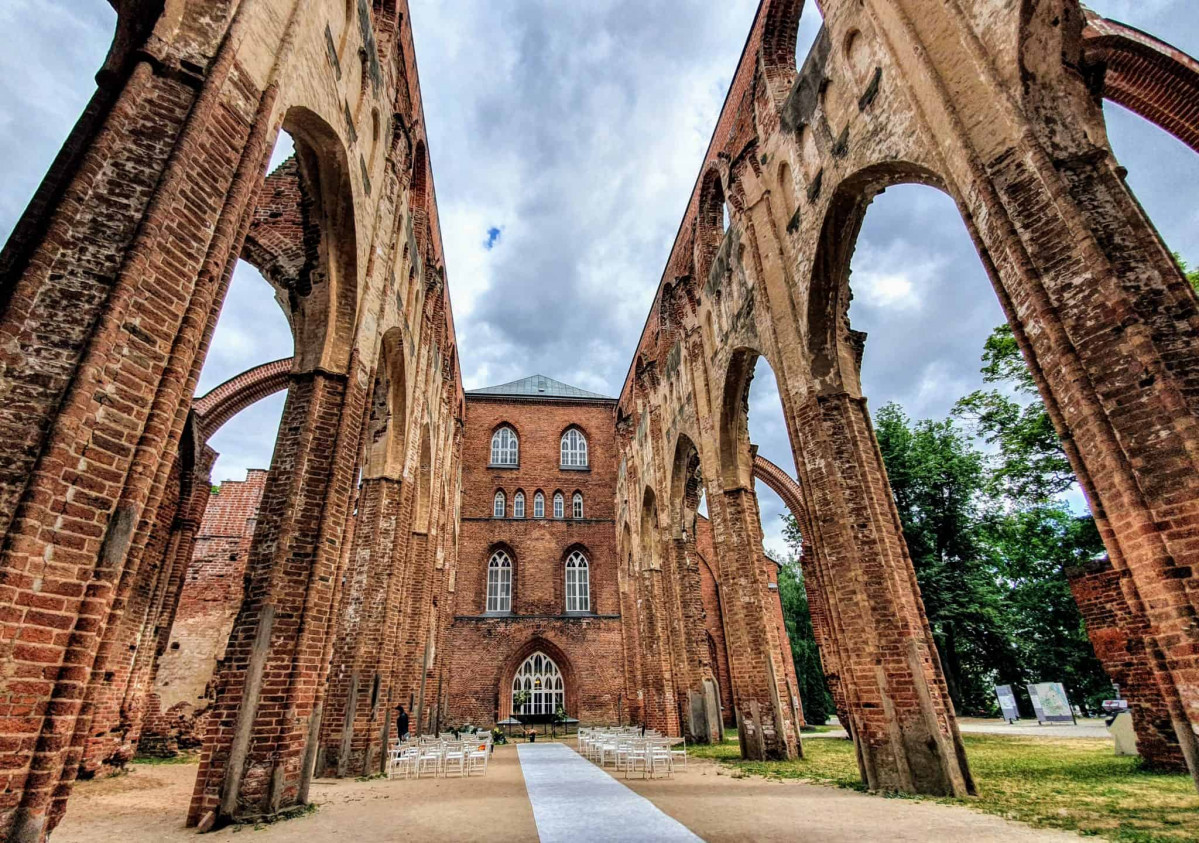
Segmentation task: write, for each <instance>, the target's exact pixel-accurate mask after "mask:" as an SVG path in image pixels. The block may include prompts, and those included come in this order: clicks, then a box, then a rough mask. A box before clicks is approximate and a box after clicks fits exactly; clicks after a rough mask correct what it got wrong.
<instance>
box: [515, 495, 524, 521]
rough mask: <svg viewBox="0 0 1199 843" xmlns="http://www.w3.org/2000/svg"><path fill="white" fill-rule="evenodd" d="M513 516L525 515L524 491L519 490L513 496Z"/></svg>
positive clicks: (522, 516)
mask: <svg viewBox="0 0 1199 843" xmlns="http://www.w3.org/2000/svg"><path fill="white" fill-rule="evenodd" d="M512 517H513V518H524V517H525V493H524V492H517V493H516V494H515V495H513V496H512Z"/></svg>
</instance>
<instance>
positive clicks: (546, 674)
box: [512, 651, 566, 715]
mask: <svg viewBox="0 0 1199 843" xmlns="http://www.w3.org/2000/svg"><path fill="white" fill-rule="evenodd" d="M518 691H528V692H529V698H528V700H526V702H525V704H524V706H523V707H520V708H517V706H516V693H517V692H518ZM559 706H561V707H562V708H563V709H564V710H565V708H566V684H565V680H564V679H563V677H562V671H560V670H559V669H558V665H557V664H555V663H554V660H553V659H551V658H550V657H549V656H547V655H546V654H545V653H543V652H541V651H538V652H536V653H533V654H532V655H531V656H529V657H528V658H527V659H525V660H524V662H522V663H521V666H520V667H519V668H518V669H517V671H516V675H515V676H513V677H512V713H513V714H514V715H515V714H554V713H555V712H557V710H558V707H559Z"/></svg>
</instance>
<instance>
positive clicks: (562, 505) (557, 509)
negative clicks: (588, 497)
mask: <svg viewBox="0 0 1199 843" xmlns="http://www.w3.org/2000/svg"><path fill="white" fill-rule="evenodd" d="M554 517H555V518H565V517H566V498H564V497H562V493H561V492H554Z"/></svg>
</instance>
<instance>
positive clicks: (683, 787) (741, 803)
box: [620, 759, 1079, 843]
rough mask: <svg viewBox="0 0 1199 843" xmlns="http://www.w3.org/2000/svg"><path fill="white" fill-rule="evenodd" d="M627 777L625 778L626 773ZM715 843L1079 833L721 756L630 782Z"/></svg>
mask: <svg viewBox="0 0 1199 843" xmlns="http://www.w3.org/2000/svg"><path fill="white" fill-rule="evenodd" d="M620 780H621V781H625V779H624V777H623V775H621V776H620ZM625 784H627V785H628V786H629V787H630V788H632V789H633V790H634V791H636V792H637V793H640V794H641V795H642V796H644V797H646V798H647V799H649V800H650V801H651V802H653V803H654V804H655V805H657V806H658V807H659V808H660V809H661V810H662V811H664V812H666V813H667V814H669V815H670V816H672V817H674V818H675V819H676V820H678V821H679V822H681V823H683V825H685V826H687V827H688V828H690V829H691V830H692V831H694V832H695V833H696V834H698V835H699V836H700V837H702V838H704V839H705V840H707V841H709V843H724V841H729V842H730V843H734V841H735V843H746V841H750V840H752V841H796V840H802V841H803V843H863V841H888V843H891V841H913V842H915V841H920V843H928V841H954V843H959V841H969V843H1026V841H1045V842H1046V843H1065V841H1073V843H1078V840H1079V838H1078V837H1077V836H1075V835H1072V834H1065V833H1062V832H1057V831H1044V830H1040V829H1034V828H1030V827H1029V826H1026V825H1020V824H1019V823H1012V822H1008V821H1006V820H1003V819H1001V818H999V817H992V816H988V815H985V814H980V813H976V812H974V811H971V810H970V809H969V808H965V807H957V806H953V805H937V804H934V803H931V802H916V801H914V800H909V799H885V798H882V797H878V796H868V795H866V794H864V793H856V792H854V791H852V790H841V789H839V788H833V787H824V786H821V785H812V784H804V783H802V782H774V781H768V780H766V779H762V778H758V777H756V776H754V777H745V778H733V777H732V776H731V775H729V774H728V773H727V772H726V771H724V770H721V769H720V767H719V765H718V764H717V763H716V762H714V761H708V760H703V759H691V760H690V761H688V764H687V771H686V772H682V771H679V772H678V773H676V775H675V777H674V778H673V779H654V780H650V781H645V780H638V779H637V778H635V777H634V778H632V779H629V780H628V781H625Z"/></svg>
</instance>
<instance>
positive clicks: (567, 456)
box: [562, 427, 587, 468]
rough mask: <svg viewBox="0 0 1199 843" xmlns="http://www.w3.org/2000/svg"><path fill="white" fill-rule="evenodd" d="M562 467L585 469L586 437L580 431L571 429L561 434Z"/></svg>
mask: <svg viewBox="0 0 1199 843" xmlns="http://www.w3.org/2000/svg"><path fill="white" fill-rule="evenodd" d="M562 467H563V468H586V467H587V437H585V436H584V435H583V432H582V431H581V430H577V429H575V428H573V427H572V428H571V429H570V430H568V431H566V432H565V433H563V434H562Z"/></svg>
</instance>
